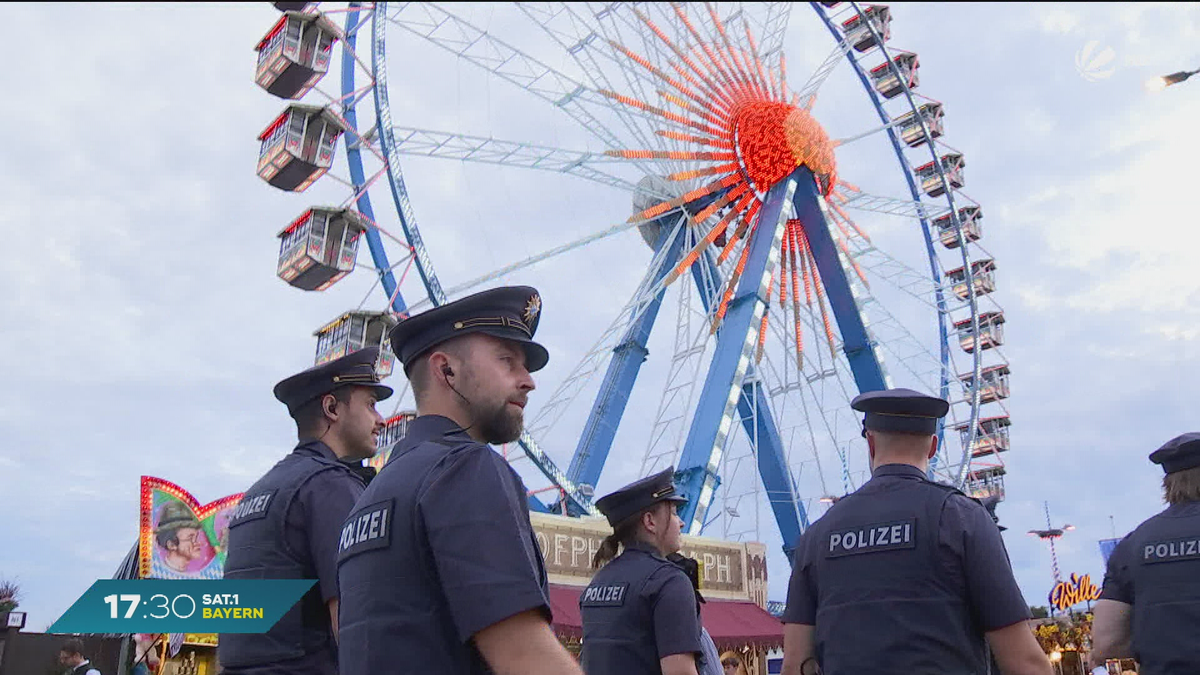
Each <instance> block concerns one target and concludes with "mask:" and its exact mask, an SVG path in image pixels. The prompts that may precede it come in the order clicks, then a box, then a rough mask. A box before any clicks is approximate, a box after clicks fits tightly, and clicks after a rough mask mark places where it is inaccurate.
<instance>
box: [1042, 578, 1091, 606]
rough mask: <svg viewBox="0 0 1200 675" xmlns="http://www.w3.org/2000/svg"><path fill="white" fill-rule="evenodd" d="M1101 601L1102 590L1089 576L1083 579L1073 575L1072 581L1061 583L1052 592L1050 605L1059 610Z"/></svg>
mask: <svg viewBox="0 0 1200 675" xmlns="http://www.w3.org/2000/svg"><path fill="white" fill-rule="evenodd" d="M1099 599H1100V588H1099V587H1098V586H1096V584H1093V583H1092V577H1091V575H1088V574H1085V575H1083V576H1082V577H1081V576H1078V575H1076V574H1072V575H1071V579H1070V581H1060V582H1058V583H1057V584H1055V585H1054V590H1052V591H1050V605H1051V606H1052V607H1054V608H1055V609H1058V610H1066V609H1068V608H1070V607H1074V606H1075V605H1078V604H1079V603H1081V602H1089V601H1091V600H1099Z"/></svg>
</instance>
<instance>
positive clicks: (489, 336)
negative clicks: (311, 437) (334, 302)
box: [338, 286, 580, 675]
mask: <svg viewBox="0 0 1200 675" xmlns="http://www.w3.org/2000/svg"><path fill="white" fill-rule="evenodd" d="M541 309H542V301H541V297H540V296H539V295H538V293H537V291H536V290H535V289H533V288H530V287H527V286H517V287H505V288H497V289H492V290H488V291H484V292H482V293H477V294H475V295H471V296H468V297H465V298H462V299H460V300H457V301H455V302H452V303H449V304H446V305H442V306H441V307H438V308H436V309H432V310H429V311H427V312H424V313H422V314H418V315H415V316H413V317H411V318H409V319H406V320H404V321H401V322H400V323H399V324H397V325H396V327H395V328H394V329H393V330H392V333H391V336H390V338H391V341H392V347H393V350H394V351H395V353H396V357H397V358H398V359H399V360H400V362H401V363H403V364H404V372H405V374H406V375H407V376H408V379H409V382H410V383H411V384H412V389H413V395H414V397H415V398H416V403H417V413H418V414H417V417H416V418H415V419H414V420H413V421H412V422H411V423H410V424H409V427H408V433H407V435H406V436H405V437H404V438H403V439H402V440H401V441H400V442H399V443H398V444H397V445H396V446H395V448H394V449H393V451H392V455H391V458H390V459H389V460H388V463H387V464H386V465H385V466H384V467H383V469H382V470H380V472H379V473H378V475H377V476H376V477H375V479H374V480H373V481H372V482H371V485H370V487H368V488H367V490H366V491H365V492H364V493H363V495H362V497H360V498H359V500H358V503H357V504H355V507H354V511H353V512H352V513H351V514H350V517H349V519H347V520H346V524H345V526H344V527H343V529H342V531H341V534H340V537H339V538H338V551H339V561H338V581H339V585H340V589H341V616H340V622H341V650H340V655H341V673H342V675H379V674H380V673H447V674H449V673H454V674H455V675H460V674H461V675H468V674H477V673H489V672H495V673H500V674H502V675H507V674H509V673H512V674H517V673H520V674H521V675H542V674H544V675H580V670H579V667H578V666H577V665H576V664H575V661H574V659H573V658H572V657H571V655H570V654H569V653H568V652H567V651H566V650H565V649H564V648H563V647H562V645H561V644H559V642H558V639H557V638H556V637H555V635H554V632H553V630H552V629H551V627H550V619H551V613H550V602H549V599H548V597H547V576H546V569H545V566H544V563H543V561H542V555H541V551H540V549H539V547H538V543H537V540H536V539H535V538H534V533H533V527H532V526H531V524H530V520H529V503H528V492H527V490H526V488H525V485H524V483H523V482H522V481H521V477H520V476H519V475H517V473H516V472H515V471H514V470H513V469H512V467H511V466H509V464H508V462H507V461H506V460H505V459H504V458H503V457H501V456H500V455H499V454H498V453H497V452H496V451H495V450H493V449H492V448H490V447H488V445H487V444H489V443H493V444H500V443H510V442H512V441H515V440H517V438H518V437H519V436H520V434H521V429H522V427H523V424H524V417H523V410H524V407H525V403H526V401H527V400H528V397H529V392H531V391H532V390H533V388H534V383H533V379H532V377H531V376H530V373H531V372H534V371H537V370H539V369H540V368H542V367H543V366H544V365H546V361H547V360H548V355H547V353H546V349H545V348H544V347H542V346H541V345H539V344H538V343H536V342H534V341H533V336H534V333H535V332H536V330H537V326H538V320H539V319H540V318H541Z"/></svg>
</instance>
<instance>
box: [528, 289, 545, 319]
mask: <svg viewBox="0 0 1200 675" xmlns="http://www.w3.org/2000/svg"><path fill="white" fill-rule="evenodd" d="M541 311H542V296H540V295H538V294H537V293H534V294H533V295H531V296H530V297H529V302H528V303H526V304H525V317H524V318H525V323H528V324H532V323H533V322H534V320H535V319H537V316H538V314H539V313H541Z"/></svg>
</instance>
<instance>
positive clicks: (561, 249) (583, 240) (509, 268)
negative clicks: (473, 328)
mask: <svg viewBox="0 0 1200 675" xmlns="http://www.w3.org/2000/svg"><path fill="white" fill-rule="evenodd" d="M643 224H645V221H641V220H635V221H631V222H625V223H619V224H617V225H613V226H611V227H607V228H605V229H603V230H600V231H598V232H593V233H592V234H589V235H586V236H583V237H580V238H579V239H576V240H574V241H571V242H567V243H565V244H560V245H558V246H555V247H554V248H551V249H549V250H546V251H543V252H541V253H539V254H537V255H532V256H529V257H528V258H525V259H523V260H520V261H518V262H515V263H512V264H511V265H505V266H504V267H501V268H499V269H496V270H493V271H491V272H488V273H487V274H483V275H480V276H478V277H475V278H474V279H471V280H470V281H465V282H463V283H461V284H458V285H456V286H452V287H451V288H449V289H448V290H447V291H446V295H447V296H449V297H453V296H455V295H458V294H460V293H464V292H466V291H469V290H471V289H473V288H475V287H477V286H481V285H483V284H486V283H488V282H490V281H495V280H496V279H499V278H501V277H504V276H507V275H509V274H512V273H513V272H518V271H520V270H523V269H526V268H528V267H532V266H534V265H536V264H538V263H540V262H545V261H546V260H549V259H551V258H555V257H558V256H560V255H562V254H564V253H568V252H570V251H574V250H576V249H579V248H583V247H584V246H587V245H588V244H593V243H595V242H597V241H600V240H601V239H607V238H608V237H611V236H613V235H615V234H620V233H622V232H625V231H627V230H631V229H633V228H635V227H637V226H639V225H643ZM661 287H662V284H658V285H656V286H655V287H654V288H652V289H650V290H651V291H653V290H655V289H661ZM636 297H640V296H636ZM429 304H430V302H429V300H427V299H426V300H421V301H420V302H416V303H413V305H412V311H420V310H421V309H423V308H425V307H426V306H428V305H429ZM639 309H643V310H644V309H645V308H644V307H640V308H639ZM639 316H640V315H639ZM633 320H636V317H635V318H634V319H633Z"/></svg>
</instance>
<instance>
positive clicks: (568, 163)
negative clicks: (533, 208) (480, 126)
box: [392, 127, 667, 198]
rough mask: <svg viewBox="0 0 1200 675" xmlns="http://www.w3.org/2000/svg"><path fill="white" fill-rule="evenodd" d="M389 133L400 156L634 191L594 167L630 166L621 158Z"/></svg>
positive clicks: (403, 130)
mask: <svg viewBox="0 0 1200 675" xmlns="http://www.w3.org/2000/svg"><path fill="white" fill-rule="evenodd" d="M392 133H393V134H394V136H395V150H396V152H398V153H400V154H402V155H413V156H418V157H434V158H437V159H451V160H457V161H463V162H478V163H481V164H498V165H502V166H511V167H517V168H521V169H538V170H540V171H553V172H555V173H565V174H569V175H572V176H578V177H580V178H584V179H586V180H590V181H594V182H597V183H602V184H604V185H610V186H612V187H616V188H620V189H622V190H627V191H629V192H632V191H634V190H635V189H637V185H636V184H634V183H633V182H631V181H629V180H626V179H624V178H621V177H620V176H616V175H613V174H611V173H608V172H606V171H604V170H603V169H600V168H597V167H596V166H595V165H597V164H605V165H610V166H612V165H617V164H629V163H630V162H628V161H627V160H625V159H624V158H621V157H614V156H609V155H605V154H603V153H594V152H582V151H578V150H566V149H563V148H554V147H549V146H544V145H535V144H532V143H522V142H519V141H506V140H500V139H496V138H487V137H483V136H468V135H466V134H454V133H448V132H444V131H431V130H428V129H415V128H412V127H393V128H392ZM664 198H667V197H664Z"/></svg>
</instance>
